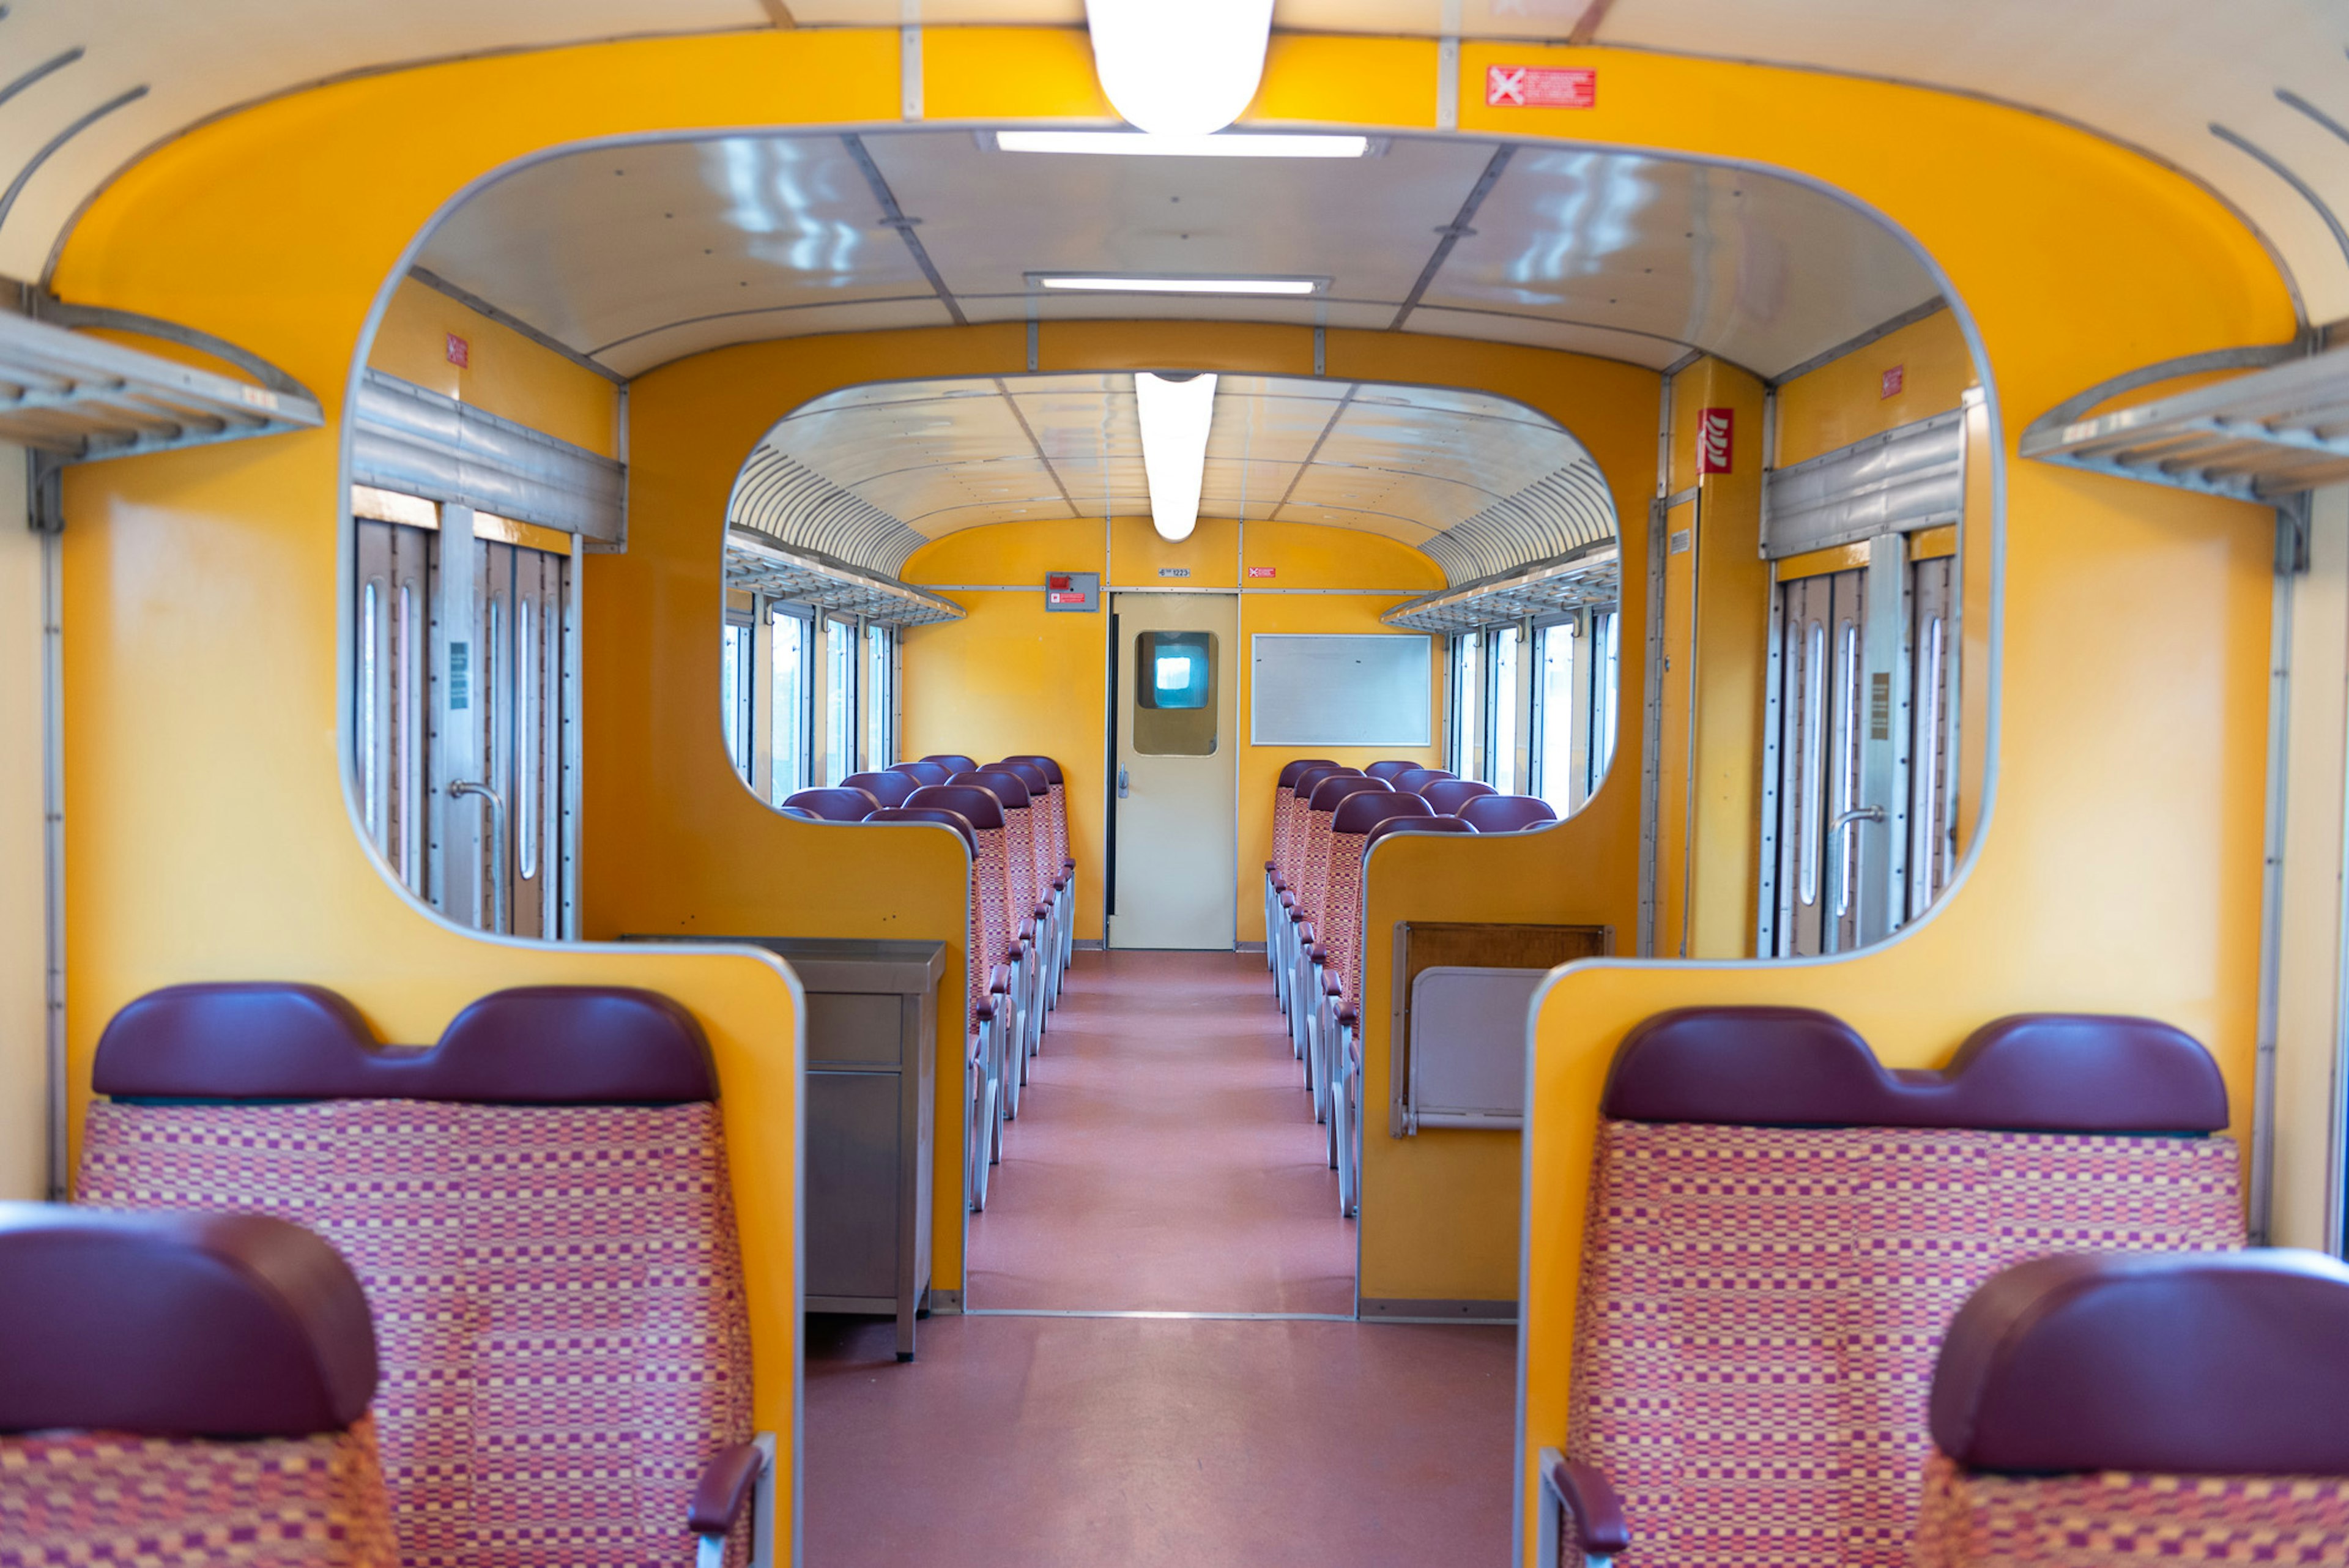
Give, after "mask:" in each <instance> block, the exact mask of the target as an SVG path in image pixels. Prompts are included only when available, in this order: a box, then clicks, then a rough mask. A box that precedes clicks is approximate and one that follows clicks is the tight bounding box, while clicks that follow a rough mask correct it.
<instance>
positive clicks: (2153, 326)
mask: <svg viewBox="0 0 2349 1568" xmlns="http://www.w3.org/2000/svg"><path fill="white" fill-rule="evenodd" d="M1461 52H1462V55H1463V60H1462V69H1463V71H1464V73H1466V75H1467V78H1468V79H1471V80H1474V79H1475V78H1476V76H1477V74H1478V73H1480V72H1481V71H1482V70H1483V69H1484V67H1485V66H1486V65H1487V64H1489V63H1497V62H1499V61H1500V60H1501V51H1500V50H1498V49H1496V48H1495V47H1492V46H1486V45H1480V44H1468V45H1464V47H1463V48H1462V51H1461ZM1506 63H1509V64H1513V65H1516V64H1526V63H1533V64H1582V65H1595V66H1598V67H1599V68H1600V69H1601V72H1602V74H1603V75H1605V76H1607V77H1608V78H1609V83H1610V88H1609V93H1604V94H1601V95H1600V99H1599V105H1600V107H1599V109H1595V110H1588V111H1582V112H1580V113H1574V112H1571V111H1563V110H1547V109H1535V110H1523V111H1506V110H1492V109H1483V108H1481V107H1478V106H1477V105H1476V104H1475V100H1473V99H1467V98H1466V97H1465V95H1464V101H1463V106H1462V109H1461V118H1462V119H1463V121H1464V124H1466V125H1469V126H1472V127H1475V128H1477V129H1499V128H1502V127H1506V128H1507V129H1510V130H1517V131H1521V132H1524V133H1527V134H1542V133H1550V134H1561V135H1578V136H1583V137H1588V138H1594V139H1597V140H1600V141H1606V142H1618V141H1620V142H1630V143H1634V144H1640V145H1653V146H1657V147H1660V148H1664V149H1670V150H1676V151H1684V152H1689V153H1693V154H1698V155H1706V154H1713V155H1737V156H1742V157H1745V158H1749V159H1753V160H1756V161H1760V162H1762V163H1764V164H1767V165H1777V166H1783V167H1787V168H1791V169H1793V170H1795V171H1798V172H1802V173H1805V174H1808V175H1810V176H1812V177H1814V178H1816V179H1818V180H1821V181H1823V182H1826V183H1828V184H1830V185H1834V186H1838V187H1841V188H1843V189H1845V190H1847V191H1849V192H1852V193H1853V194H1854V195H1856V196H1857V197H1858V198H1859V199H1860V200H1862V201H1865V202H1870V203H1872V204H1873V205H1874V206H1875V208H1876V209H1877V210H1878V211H1880V212H1882V213H1885V214H1886V215H1887V216H1888V217H1889V219H1890V220H1891V221H1892V222H1893V223H1897V224H1899V225H1900V226H1901V227H1902V228H1903V229H1904V230H1905V231H1906V232H1907V233H1908V234H1911V235H1913V236H1914V237H1915V238H1916V239H1917V240H1918V241H1919V242H1920V244H1923V245H1924V246H1925V247H1926V249H1927V250H1928V251H1929V252H1930V253H1931V254H1932V255H1933V256H1934V258H1935V259H1936V260H1937V261H1938V262H1939V263H1940V265H1941V266H1943V267H1944V268H1946V269H1947V271H1948V274H1949V275H1950V279H1951V293H1952V295H1953V296H1954V297H1955V298H1956V299H1958V300H1959V301H1960V302H1961V306H1962V308H1964V309H1965V310H1967V311H1968V312H1970V313H1971V319H1972V322H1973V324H1974V326H1975V327H1976V329H1977V330H1978V331H1979V333H1980V335H1981V339H1982V343H1983V344H1984V346H1985V348H1986V350H1987V354H1988V364H1989V369H1990V372H1991V378H1992V384H1993V386H1994V388H1995V392H1996V396H1997V398H1998V400H1999V401H1998V405H1997V410H1996V413H1997V417H1996V420H1995V421H1994V423H1993V424H1992V441H1993V442H1994V443H1995V450H1996V451H1997V453H1998V456H1999V460H2000V462H2001V463H2002V466H2003V471H2004V483H2005V486H2006V493H2005V502H2006V505H2005V514H2004V516H2003V518H2002V519H1997V520H1995V521H1994V523H1993V526H1992V528H1988V529H1982V530H1978V531H1977V532H1978V534H1981V535H1995V534H1996V533H1997V532H1999V530H2000V529H2001V528H2002V532H2003V540H2002V545H2003V549H2004V552H2005V554H2004V559H2003V570H2004V577H2003V594H2004V600H2003V606H2002V609H2003V615H2004V620H2003V626H2002V636H2001V635H2000V630H2001V628H1999V627H1998V625H1997V623H1996V622H1994V621H1993V620H1992V616H1995V615H1996V614H1998V613H1999V609H2000V607H1993V606H1988V605H1982V604H1980V603H1971V604H1969V606H1968V607H1967V618H1968V621H1969V628H1970V630H1971V627H1972V626H1973V624H1975V623H1976V621H1977V618H1978V615H1979V617H1980V620H1981V624H1982V625H1983V627H1984V628H1985V635H1987V636H1990V637H1991V638H1992V645H1991V647H1992V651H1993V652H1995V653H1996V654H1997V655H1998V656H1999V657H2000V658H2001V659H2002V665H2001V666H2000V676H2001V679H2002V682H2003V686H2002V692H2001V698H2000V704H1999V707H1998V708H1997V710H1996V711H1995V722H1996V725H1997V734H1996V737H1995V740H1996V742H1997V743H1998V744H1999V745H2000V746H2001V747H2002V752H2001V753H2000V756H1999V762H1998V765H1997V768H1996V770H1995V773H1994V774H1993V779H1994V787H1995V789H1996V792H1997V794H1996V800H1995V805H1994V807H1993V811H1992V815H1991V818H1990V819H1989V820H1988V821H1987V822H1985V823H1984V825H1983V828H1982V833H1981V835H1980V837H1979V844H1978V850H1977V856H1978V857H1977V858H1976V860H1975V861H1974V862H1973V864H1972V866H1971V868H1970V870H1969V871H1968V872H1967V873H1966V874H1965V876H1964V878H1963V879H1962V880H1961V883H1960V884H1959V886H1958V887H1957V888H1955V890H1954V891H1953V892H1952V894H1951V896H1950V897H1949V898H1946V899H1945V900H1944V902H1943V904H1942V906H1941V908H1940V910H1939V911H1938V912H1937V913H1935V914H1934V915H1933V916H1932V917H1930V919H1927V920H1926V921H1924V922H1922V923H1921V924H1920V925H1919V926H1916V927H1913V928H1911V929H1909V931H1908V932H1907V933H1905V934H1904V935H1903V936H1902V937H1901V938H1899V939H1898V940H1894V941H1892V942H1889V943H1886V944H1884V945H1882V946H1879V947H1878V948H1876V949H1873V950H1868V951H1867V952H1864V953H1861V954H1858V955H1855V956H1853V957H1850V958H1847V959H1842V960H1837V961H1828V962H1824V963H1810V964H1803V965H1785V966H1779V965H1721V964H1702V963H1688V964H1678V965H1672V966H1670V967H1660V966H1653V965H1644V964H1627V963H1622V962H1600V963H1594V964H1588V965H1584V966H1580V967H1578V968H1574V969H1569V970H1567V971H1562V972H1561V974H1560V975H1558V976H1557V977H1556V978H1555V979H1554V980H1553V981H1552V982H1551V984H1550V986H1549V988H1548V990H1547V993H1546V994H1545V995H1544V997H1543V998H1542V999H1541V1000H1540V1001H1539V1002H1537V1009H1536V1014H1535V1021H1534V1050H1535V1061H1534V1077H1533V1099H1532V1103H1531V1106H1530V1119H1529V1124H1528V1130H1527V1134H1526V1182H1527V1188H1526V1227H1525V1237H1526V1250H1525V1254H1524V1255H1525V1313H1526V1319H1525V1329H1524V1332H1523V1335H1522V1341H1521V1343H1522V1345H1523V1347H1524V1357H1525V1368H1526V1372H1525V1376H1526V1388H1525V1394H1524V1406H1523V1412H1524V1435H1525V1439H1526V1445H1527V1451H1526V1459H1527V1460H1528V1461H1530V1459H1531V1456H1532V1452H1533V1450H1535V1449H1538V1448H1540V1447H1541V1446H1543V1445H1547V1444H1556V1443H1557V1442H1559V1441H1560V1440H1561V1439H1562V1438H1564V1436H1565V1431H1566V1420H1567V1399H1568V1386H1569V1376H1570V1350H1571V1345H1572V1336H1573V1323H1574V1303H1575V1294H1576V1283H1577V1278H1578V1269H1579V1262H1580V1255H1581V1245H1582V1224H1583V1212H1584V1206H1585V1203H1586V1201H1587V1199H1588V1174H1589V1166H1590V1155H1591V1147H1592V1141H1593V1137H1594V1129H1595V1110H1596V1106H1597V1103H1598V1096H1599V1086H1600V1084H1601V1082H1602V1081H1603V1079H1604V1076H1605V1074H1606V1070H1607V1064H1608V1062H1609V1057H1610V1054H1611V1053H1612V1051H1613V1049H1614V1047H1615V1044H1616V1043H1617V1042H1618V1041H1619V1040H1620V1039H1621V1038H1622V1035H1623V1033H1624V1032H1625V1031H1626V1030H1627V1029H1629V1028H1630V1026H1631V1025H1632V1024H1633V1023H1636V1022H1638V1021H1639V1020H1640V1019H1642V1018H1644V1017H1647V1016H1649V1015H1650V1014H1651V1013H1654V1012H1659V1011H1661V1010H1662V1009H1664V1008H1667V1007H1674V1006H1684V1005H1689V1004H1693V1003H1702V1002H1788V1003H1797V1004H1802V1005H1806V1006H1813V1007H1823V1008H1826V1009H1827V1010H1828V1011H1831V1012H1836V1013H1837V1014H1839V1015H1841V1016H1842V1017H1844V1018H1846V1019H1848V1020H1849V1021H1850V1022H1851V1023H1853V1024H1854V1025H1855V1026H1856V1027H1857V1028H1858V1029H1859V1030H1860V1031H1861V1032H1862V1033H1864V1034H1865V1035H1867V1036H1868V1039H1869V1040H1870V1041H1871V1042H1872V1043H1873V1044H1875V1045H1876V1047H1877V1048H1878V1052H1879V1053H1880V1054H1882V1055H1883V1057H1884V1058H1885V1059H1886V1060H1887V1061H1888V1062H1889V1063H1890V1064H1895V1065H1922V1064H1931V1063H1935V1062H1939V1061H1941V1060H1943V1059H1944V1058H1946V1056H1947V1055H1948V1054H1949V1052H1950V1051H1951V1049H1952V1048H1953V1047H1954V1046H1955V1044H1957V1042H1958V1041H1959V1040H1960V1039H1961V1038H1962V1037H1963V1035H1964V1034H1965V1033H1967V1032H1968V1031H1969V1030H1971V1028H1973V1027H1974V1026H1976V1025H1977V1024H1979V1023H1982V1022H1983V1021H1985V1020H1987V1019H1989V1018H1992V1017H1994V1016H1996V1015H1998V1014H2000V1013H2002V1012H2009V1011H2013V1010H2018V1009H2026V1008H2082V1009H2092V1010H2098V1009H2100V1010H2113V1011H2125V1012H2139V1013H2147V1014H2151V1015H2153V1016H2156V1017H2159V1018H2163V1019H2166V1020H2168V1021H2170V1022H2173V1023H2177V1024H2178V1025H2180V1026H2181V1027H2183V1028H2186V1029H2188V1030H2189V1031H2191V1032H2192V1033H2194V1034H2196V1035H2197V1036H2198V1037H2199V1038H2200V1039H2201V1040H2203V1041H2204V1042H2206V1043H2207V1044H2209V1045H2210V1046H2211V1048H2212V1049H2213V1051H2214V1052H2215V1053H2216V1054H2217V1056H2218V1058H2219V1061H2220V1065H2221V1067H2222V1068H2223V1070H2224V1071H2225V1073H2226V1075H2227V1079H2228V1082H2229V1085H2230V1091H2231V1093H2232V1095H2233V1096H2234V1104H2235V1107H2236V1113H2237V1118H2238V1124H2239V1130H2240V1123H2241V1119H2242V1117H2243V1116H2246V1115H2247V1114H2248V1111H2249V1109H2250V1088H2251V1058H2252V1051H2251V1036H2252V1023H2253V1016H2254V1011H2255V992H2256V987H2255V983H2254V981H2255V969H2256V948H2257V940H2258V930H2259V888H2260V829H2261V800H2262V788H2261V769H2262V762H2263V757H2264V747H2263V746H2262V744H2261V737H2262V735H2263V734H2264V731H2265V720H2266V705H2265V682H2264V667H2265V661H2266V654H2267V641H2266V639H2267V629H2268V627H2267V623H2268V596H2269V571H2268V567H2269V553H2270V525H2269V520H2268V516H2267V514H2266V513H2264V512H2263V511H2261V510H2260V509H2258V508H2255V507H2251V506H2247V505H2242V504H2234V503H2229V502H2223V501H2217V500H2211V499H2208V498H2203V497H2198V496H2192V495H2189V494H2186V493H2180V492H2172V491H2163V490H2157V489H2154V488H2151V487H2147V486H2142V485H2136V484H2132V483H2127V482H2122V481H2115V480H2106V479H2099V478H2094V477H2090V476H2087V475H2084V474H2078V473H2073V472H2064V471H2061V470H2057V469H2054V468H2049V467H2046V466H2043V465H2038V464H2031V463H2024V462H2020V461H2018V460H2016V459H2015V458H2014V455H2013V448H2012V442H2013V439H2014V434H2015V432H2016V431H2019V430H2020V428H2021V427H2022V425H2023V423H2024V422H2026V421H2028V420H2029V419H2030V418H2031V417H2032V415H2033V414H2034V413H2035V412H2037V411H2038V410H2042V409H2044V408H2046V407H2048V406H2050V405H2051V404H2053V403H2054V402H2055V401H2057V400H2059V399H2062V398H2064V397H2065V396H2068V395H2069V394H2070V393H2072V392H2074V391H2075V390H2077V389H2080V388H2081V387H2084V386H2087V385H2090V384H2093V383H2094V382H2095V381H2098V380H2100V379H2104V378H2106V377H2108V376H2111V375H2114V374H2116V373H2117V372H2119V371H2120V370H2122V369H2127V368H2128V367H2129V366H2131V365H2135V364H2140V363H2144V362H2146V361H2148V360H2155V359H2161V358H2168V357H2171V356H2173V355H2181V354H2187V353H2192V352H2195V351H2198V350H2200V349H2206V348H2220V347H2223V346H2227V345H2230V344H2239V343H2256V342H2274V341H2281V340H2282V339H2285V338H2287V337H2290V336H2291V334H2292V330H2293V317H2292V306H2291V302H2290V299H2289V298H2288V296H2287V295H2286V293H2285V291H2284V288H2283V286H2282V283H2281V281H2280V280H2279V278H2278V277H2277V275H2276V273H2275V270H2274V267H2273V265H2271V263H2270V262H2269V261H2268V259H2267V257H2266V255H2265V254H2264V253H2263V252H2262V251H2261V248H2260V246H2259V244H2258V243H2257V241H2256V240H2255V239H2254V238H2253V236H2251V234H2249V233H2247V232H2246V231H2245V230H2244V229H2243V227H2242V226H2241V225H2240V223H2239V222H2238V221H2237V220H2236V219H2235V218H2233V217H2232V216H2231V215H2230V213H2228V212H2227V211H2226V210H2225V209H2223V208H2222V207H2220V205H2219V204H2218V203H2217V202H2214V201H2213V200H2211V199H2210V198H2209V196H2208V195H2207V194H2206V193H2204V192H2201V191H2200V190H2199V189H2197V188H2196V187H2194V186H2193V185H2191V184H2189V182H2186V181H2185V180H2183V179H2180V178H2178V176H2176V175H2174V174H2172V173H2170V172H2168V171H2166V170H2163V169H2160V168H2158V167H2156V166H2154V165H2152V164H2149V163H2147V162H2146V161H2143V160H2142V159H2140V158H2137V156H2135V155H2133V154H2131V153H2128V152H2126V151H2122V150H2121V149H2119V148H2117V147H2115V146H2113V145H2111V144H2109V143H2106V142H2104V141H2100V140H2096V139H2095V138H2094V137H2091V136H2089V135H2087V134H2085V133H2084V132H2081V131H2079V130H2074V129H2072V128H2069V127H2065V126H2062V125H2059V124H2056V123H2054V122H2053V121H2050V120H2047V119H2042V118H2040V117H2037V116H2033V115H2028V114H2023V113H2019V112H2015V111H2013V110H2009V109H2001V108H1998V107H1996V106H1993V105H1991V104H1988V103H1984V102H1982V101H1980V100H1978V99H1962V98H1956V97H1945V96H1940V95H1937V94H1933V93H1930V92H1925V91H1921V90H1919V89H1915V88H1904V87H1899V86H1894V85H1892V84H1889V83H1881V82H1863V81H1855V80H1847V79H1843V78H1835V77H1830V76H1823V75H1817V74H1801V73H1789V72H1780V71H1775V70H1770V69H1765V68H1762V67H1750V66H1740V65H1730V64H1716V63H1709V62H1700V61H1693V60H1684V59H1670V58H1665V57H1648V56H1640V55H1632V54H1624V53H1619V52H1615V51H1609V50H1573V49H1528V48H1526V47H1521V46H1510V47H1509V48H1508V50H1507V62H1506ZM1855 125H1868V126H1872V127H1877V128H1878V134H1871V135H1868V136H1865V137H1855V136H1853V135H1852V134H1851V133H1850V128H1851V127H1852V126H1855ZM1920 167H1924V168H1933V169H1937V170H1940V171H1943V172H1942V174H1941V175H1940V176H1937V177H1936V178H1935V179H1933V180H1930V181H1920V180H1918V179H1916V178H1915V175H1914V171H1916V170H1917V169H1918V168H1920ZM2089 211H2092V212H2094V213H2095V214H2096V220H2097V221H2096V222H2095V223H2080V222H2079V221H2078V215H2079V214H2080V213H2082V212H2089ZM1888 341H1889V339H1888ZM1913 369H1914V367H1913V363H1912V373H1913ZM1920 379H1921V378H1920ZM1942 406H1944V407H1946V406H1947V401H1944V402H1943V404H1942ZM1920 411H1931V410H1920ZM1858 433H1862V432H1861V431H1858V430H1857V429H1852V430H1850V431H1849V434H1858ZM1849 434H1847V435H1843V436H1840V437H1838V439H1839V440H1841V439H1849ZM1802 450H1803V449H1802V447H1801V445H1800V444H1799V443H1798V442H1795V441H1789V442H1788V443H1787V444H1786V445H1785V446H1784V447H1782V456H1784V457H1785V459H1786V460H1788V461H1793V460H1794V459H1795V456H1796V455H1797V454H1798V453H1799V452H1801V451H1802ZM1999 543H2000V541H1999V540H1998V539H1996V538H1991V539H1989V540H1987V542H1986V545H1985V547H1991V546H1995V545H1998V544H1999ZM1982 612H1987V613H1982ZM2181 625H2190V626H2192V627H2194V628H2196V635H2194V636H2192V637H2188V638H2181V637H2179V636H2178V631H2177V628H2178V627H2179V626H2181ZM2155 691H2158V692H2159V693H2160V700H2159V701H2112V700H2110V698H2111V696H2112V694H2115V693H2125V694H2130V695H2132V696H2136V695H2141V694H2143V693H2147V692H2155ZM1411 847H1412V848H1413V849H1418V848H1421V847H1422V846H1416V845H1413V846H1411ZM1367 1235H1368V1232H1367V1230H1366V1231H1365V1236H1366V1239H1367ZM1522 1476H1523V1472H1521V1478H1522ZM1523 1495H1526V1496H1527V1497H1528V1498H1530V1495H1531V1492H1530V1489H1528V1490H1527V1491H1526V1493H1524V1494H1523ZM1528 1561H1530V1559H1528Z"/></svg>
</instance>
